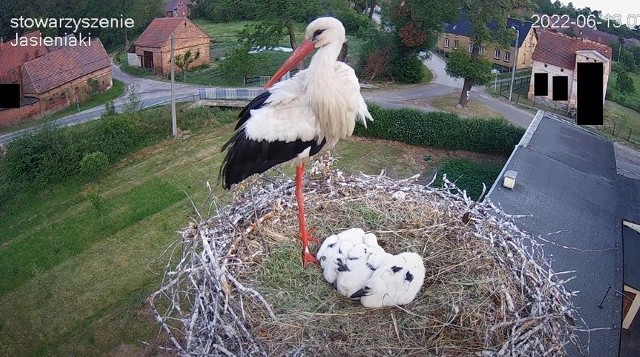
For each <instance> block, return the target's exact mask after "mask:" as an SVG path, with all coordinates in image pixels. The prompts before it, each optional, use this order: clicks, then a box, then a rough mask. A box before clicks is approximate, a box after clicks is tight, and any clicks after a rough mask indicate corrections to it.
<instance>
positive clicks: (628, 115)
mask: <svg viewBox="0 0 640 357" xmlns="http://www.w3.org/2000/svg"><path fill="white" fill-rule="evenodd" d="M609 130H611V134H612V135H613V136H614V137H617V138H620V139H623V140H625V141H628V142H631V143H633V144H635V145H636V146H639V145H640V113H638V112H637V111H635V110H633V109H629V108H627V107H625V106H622V105H620V104H618V103H614V102H612V101H609V100H608V101H606V102H605V104H604V131H605V132H608V131H609Z"/></svg>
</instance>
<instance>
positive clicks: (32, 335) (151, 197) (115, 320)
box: [0, 112, 425, 356]
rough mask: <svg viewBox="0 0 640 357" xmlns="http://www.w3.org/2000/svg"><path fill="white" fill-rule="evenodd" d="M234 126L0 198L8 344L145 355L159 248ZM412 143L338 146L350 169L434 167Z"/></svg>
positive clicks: (32, 351)
mask: <svg viewBox="0 0 640 357" xmlns="http://www.w3.org/2000/svg"><path fill="white" fill-rule="evenodd" d="M154 113H155V112H154ZM178 120H180V118H178ZM232 129H233V124H230V125H226V126H219V125H218V126H216V125H210V126H208V127H206V128H204V129H200V130H197V131H195V132H194V133H193V135H192V136H191V137H189V138H186V139H179V140H164V141H162V142H161V143H158V144H156V145H153V146H150V147H148V148H145V149H142V150H140V151H138V152H136V153H134V154H132V155H131V156H129V157H127V158H125V159H123V160H121V161H120V162H118V163H116V164H115V165H114V166H113V167H111V168H110V170H109V172H108V173H107V174H106V175H105V176H103V177H101V178H100V179H99V180H97V181H93V182H89V183H82V182H79V181H67V182H65V183H62V184H59V185H54V186H51V187H48V188H47V189H46V190H44V191H42V192H35V191H30V192H27V191H25V192H19V193H18V194H17V197H15V198H14V199H13V200H12V201H11V202H3V203H0V206H2V207H0V208H1V209H0V212H2V213H0V226H2V227H3V229H2V230H1V231H0V257H1V258H0V271H1V272H3V273H2V279H0V355H3V356H12V355H25V356H68V355H100V354H105V353H111V354H113V355H118V354H122V351H128V352H127V353H124V354H138V355H141V354H143V352H144V350H145V348H144V347H143V345H141V344H140V342H139V341H140V340H141V341H147V342H150V343H152V344H153V343H156V342H158V341H156V340H155V339H156V332H157V326H156V325H155V323H154V321H153V320H152V319H151V318H150V317H149V315H148V310H147V309H146V305H145V303H144V300H145V298H146V297H147V296H148V294H149V293H150V292H151V291H153V290H154V289H156V288H157V287H158V286H159V283H160V276H159V275H158V272H160V266H159V263H158V262H155V261H154V259H155V258H156V257H158V256H159V255H160V254H161V252H162V251H163V249H164V248H165V247H166V246H167V245H168V244H169V243H170V242H171V241H173V239H175V231H176V230H177V229H179V228H181V227H183V226H185V225H186V224H187V223H188V222H189V217H190V215H191V214H192V209H191V206H190V204H189V201H188V199H187V198H186V194H189V195H190V196H191V197H192V198H193V200H194V201H195V202H196V203H201V202H203V200H204V198H205V193H206V189H205V183H206V182H207V181H209V182H211V183H212V184H215V182H216V177H217V171H218V167H219V165H220V160H221V154H220V153H219V151H220V147H221V145H222V144H223V143H224V142H225V141H226V140H227V139H228V138H229V137H230V135H231V132H232ZM412 150H413V149H412V147H410V146H408V145H399V144H395V143H389V142H383V141H369V140H364V139H360V138H352V139H349V140H344V141H342V142H341V143H340V144H339V146H338V148H337V150H336V154H337V155H338V156H340V157H342V159H341V160H340V161H339V162H338V167H339V168H342V169H344V170H345V171H348V172H360V171H362V172H366V173H372V174H377V173H379V172H380V170H381V169H383V168H387V169H389V171H390V172H391V174H392V175H396V176H406V175H410V174H414V173H420V172H422V170H423V168H424V166H425V165H422V166H420V165H418V164H417V163H418V162H419V161H420V160H421V157H420V156H419V155H416V154H415V153H414V152H413V151H412ZM423 164H424V163H423ZM286 171H288V172H292V168H291V167H287V170H286ZM215 193H216V194H217V195H219V197H222V199H223V200H224V198H225V197H227V196H225V194H223V193H222V192H221V191H220V190H219V188H216V190H215ZM97 197H100V198H97ZM96 202H100V203H99V204H98V203H96ZM9 205H10V206H11V207H10V209H8V207H7V206H9ZM135 351H137V352H135Z"/></svg>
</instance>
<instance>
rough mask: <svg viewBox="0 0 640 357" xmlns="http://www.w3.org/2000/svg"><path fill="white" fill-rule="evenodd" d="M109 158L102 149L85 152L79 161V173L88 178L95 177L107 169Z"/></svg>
mask: <svg viewBox="0 0 640 357" xmlns="http://www.w3.org/2000/svg"><path fill="white" fill-rule="evenodd" d="M108 167H109V158H107V155H105V154H104V153H103V152H102V151H96V152H92V153H90V154H86V155H85V156H84V157H83V158H82V160H81V161H80V173H81V174H82V175H83V176H85V177H88V178H95V177H97V176H98V175H100V174H101V173H103V172H105V171H107V168H108Z"/></svg>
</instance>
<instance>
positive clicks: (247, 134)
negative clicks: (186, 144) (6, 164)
mask: <svg viewBox="0 0 640 357" xmlns="http://www.w3.org/2000/svg"><path fill="white" fill-rule="evenodd" d="M345 41H346V37H345V30H344V26H343V25H342V23H341V22H340V21H338V20H337V19H335V18H332V17H322V18H319V19H316V20H314V21H313V22H311V23H310V24H309V26H307V29H306V33H305V40H304V41H303V43H302V44H301V45H300V46H299V47H298V48H296V50H295V51H294V52H293V54H292V55H291V57H289V59H288V60H287V61H286V62H285V63H284V64H283V65H282V67H280V69H279V70H278V71H277V72H276V74H275V75H274V76H273V77H272V78H271V80H270V81H269V82H268V83H267V86H266V87H267V88H269V87H271V86H272V85H273V87H271V88H269V89H268V90H267V91H266V92H264V93H263V94H261V95H259V96H258V97H256V98H255V99H254V100H252V101H251V102H250V103H249V104H248V105H247V106H246V107H245V108H244V109H243V110H242V111H241V112H240V116H239V121H238V124H237V125H236V132H235V133H234V135H233V137H232V138H231V139H230V140H229V141H228V142H227V143H226V144H225V145H224V146H223V147H222V150H223V151H224V150H228V151H227V154H226V156H225V158H224V160H223V164H222V167H221V169H220V178H221V179H222V181H223V184H224V187H225V188H227V189H229V188H230V187H231V185H233V184H234V183H238V182H241V181H242V180H244V179H246V178H247V177H249V176H251V175H253V174H255V173H261V172H264V171H266V170H268V169H269V168H271V167H273V166H275V165H277V164H280V163H283V162H287V161H291V160H293V161H294V162H295V163H296V164H297V170H296V199H297V201H298V219H299V222H300V239H301V241H302V254H303V264H306V263H307V262H317V260H316V259H315V257H313V256H312V255H311V254H310V253H309V249H308V241H309V240H310V239H311V238H310V236H309V234H308V232H307V229H306V224H305V217H304V200H303V197H302V176H303V174H304V163H305V161H306V159H307V158H308V157H310V156H312V155H315V154H317V153H318V152H319V151H320V150H321V149H323V148H325V149H328V148H332V147H333V146H334V145H335V144H336V143H337V142H338V140H340V139H342V138H345V137H347V136H350V135H351V134H352V133H353V130H354V127H355V123H356V120H357V119H360V120H361V121H362V122H363V123H366V120H367V119H368V120H372V118H371V114H370V113H369V110H368V109H367V105H366V103H365V101H364V98H362V95H361V94H360V84H359V82H358V78H357V77H356V75H355V72H354V71H353V69H352V68H351V67H349V66H348V65H347V64H345V63H342V62H338V61H337V58H338V55H339V54H340V51H341V49H342V45H343V43H344V42H345ZM314 49H317V50H318V51H317V52H316V54H315V55H314V56H313V59H312V60H311V63H310V65H309V68H307V69H306V70H303V71H300V72H298V73H297V74H296V75H295V76H294V77H293V78H291V79H289V80H286V81H283V82H280V83H277V84H274V83H276V82H277V81H278V80H280V78H282V76H283V75H284V74H285V73H287V72H288V71H290V70H291V69H293V68H294V67H295V66H296V65H297V64H298V63H299V62H300V61H302V60H303V59H304V57H305V56H307V55H308V54H309V53H311V52H312V51H313V50H314Z"/></svg>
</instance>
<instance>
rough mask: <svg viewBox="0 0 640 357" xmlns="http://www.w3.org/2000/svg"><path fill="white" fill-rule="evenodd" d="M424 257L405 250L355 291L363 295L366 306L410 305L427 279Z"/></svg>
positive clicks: (358, 295)
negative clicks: (425, 278)
mask: <svg viewBox="0 0 640 357" xmlns="http://www.w3.org/2000/svg"><path fill="white" fill-rule="evenodd" d="M424 277H425V269H424V263H423V261H422V257H420V256H419V255H418V254H415V253H401V254H398V255H396V256H394V257H392V258H391V259H388V260H387V261H386V262H385V263H384V264H383V265H382V266H381V267H380V268H378V269H377V270H376V271H375V272H373V274H372V275H371V278H370V279H369V280H368V281H367V282H366V283H365V285H364V286H363V287H362V289H360V290H358V291H356V292H355V293H353V294H352V295H351V298H352V299H354V298H358V297H359V298H360V302H361V303H362V305H363V306H365V307H372V308H375V307H382V306H395V305H406V304H408V303H410V302H412V301H413V300H414V299H415V298H416V295H417V294H418V291H419V290H420V287H422V284H423V282H424Z"/></svg>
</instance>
